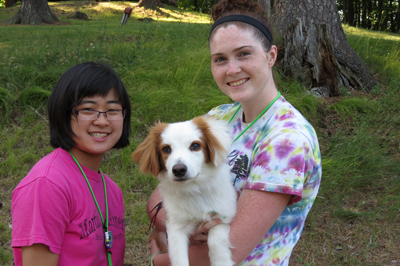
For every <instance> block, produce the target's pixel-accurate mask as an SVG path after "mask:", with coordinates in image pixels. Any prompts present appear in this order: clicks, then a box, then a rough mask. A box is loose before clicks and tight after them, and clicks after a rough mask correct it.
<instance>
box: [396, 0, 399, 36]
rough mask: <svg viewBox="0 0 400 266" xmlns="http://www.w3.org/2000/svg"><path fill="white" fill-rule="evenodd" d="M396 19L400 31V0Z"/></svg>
mask: <svg viewBox="0 0 400 266" xmlns="http://www.w3.org/2000/svg"><path fill="white" fill-rule="evenodd" d="M396 21H397V33H400V0H398V3H397V14H396Z"/></svg>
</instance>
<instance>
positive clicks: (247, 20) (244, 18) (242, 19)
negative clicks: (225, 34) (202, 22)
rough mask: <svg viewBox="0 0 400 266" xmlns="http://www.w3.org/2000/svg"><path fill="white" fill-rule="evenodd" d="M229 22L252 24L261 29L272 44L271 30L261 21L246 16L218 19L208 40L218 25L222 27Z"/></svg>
mask: <svg viewBox="0 0 400 266" xmlns="http://www.w3.org/2000/svg"><path fill="white" fill-rule="evenodd" d="M228 21H240V22H244V23H247V24H250V25H252V26H254V27H256V28H257V29H259V30H260V31H261V32H262V33H264V35H265V37H267V39H268V40H269V42H270V43H272V35H271V33H270V32H269V30H268V29H267V27H265V25H264V24H262V23H261V22H260V21H258V20H256V19H254V18H252V17H249V16H245V15H229V16H226V17H222V18H220V19H218V20H217V21H216V22H215V23H214V24H213V25H212V27H211V30H210V35H209V36H208V38H209V39H210V36H211V33H212V32H213V30H214V29H215V28H216V27H217V26H218V25H221V24H222V23H225V22H228Z"/></svg>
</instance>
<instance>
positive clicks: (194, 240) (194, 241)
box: [189, 213, 222, 245]
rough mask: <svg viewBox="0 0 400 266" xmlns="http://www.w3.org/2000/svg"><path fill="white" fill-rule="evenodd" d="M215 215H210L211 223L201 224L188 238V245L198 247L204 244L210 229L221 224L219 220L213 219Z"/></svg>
mask: <svg viewBox="0 0 400 266" xmlns="http://www.w3.org/2000/svg"><path fill="white" fill-rule="evenodd" d="M215 215H216V213H213V214H211V215H210V218H211V221H208V222H203V223H201V224H200V225H199V226H198V227H197V229H196V230H195V231H194V232H193V234H192V235H191V236H190V238H189V243H190V245H199V244H202V243H206V242H207V239H208V231H209V230H210V229H211V227H213V226H216V225H218V224H220V223H221V222H222V220H221V219H219V218H215V219H213V217H214V216H215Z"/></svg>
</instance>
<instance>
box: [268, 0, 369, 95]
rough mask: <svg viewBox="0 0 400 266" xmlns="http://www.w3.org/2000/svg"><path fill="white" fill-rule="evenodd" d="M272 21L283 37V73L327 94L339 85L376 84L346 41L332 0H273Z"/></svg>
mask: <svg viewBox="0 0 400 266" xmlns="http://www.w3.org/2000/svg"><path fill="white" fill-rule="evenodd" d="M272 23H273V25H274V26H275V27H276V28H277V29H278V31H279V32H280V34H281V35H282V36H283V42H284V43H283V53H284V55H283V56H282V55H281V56H280V57H279V61H278V62H280V68H281V70H282V71H283V73H284V74H285V75H287V76H289V77H292V78H295V79H298V80H300V81H302V82H303V83H305V84H306V86H308V87H309V88H314V89H318V90H319V91H322V92H325V93H321V94H325V95H326V94H329V96H337V95H339V94H340V90H339V87H341V86H345V87H347V88H354V89H361V88H364V89H365V90H367V91H370V90H371V89H373V88H374V87H375V85H376V84H377V83H376V80H375V78H374V77H373V75H372V74H371V72H370V71H369V70H368V68H367V66H366V65H365V64H364V62H363V61H362V60H361V59H360V58H359V57H358V55H357V53H356V52H355V51H354V50H353V49H352V48H351V47H350V45H349V44H348V42H347V38H346V35H345V33H344V31H343V28H342V25H341V23H340V18H339V13H338V10H337V6H336V1H335V0H312V1H310V0H275V4H274V7H273V12H272Z"/></svg>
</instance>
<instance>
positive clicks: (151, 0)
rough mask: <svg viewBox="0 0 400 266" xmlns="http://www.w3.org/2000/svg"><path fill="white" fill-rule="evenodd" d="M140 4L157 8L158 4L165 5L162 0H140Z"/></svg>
mask: <svg viewBox="0 0 400 266" xmlns="http://www.w3.org/2000/svg"><path fill="white" fill-rule="evenodd" d="M138 6H139V7H144V8H147V9H153V10H156V9H157V7H158V6H159V7H163V4H162V3H161V0H140V1H139V3H138Z"/></svg>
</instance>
